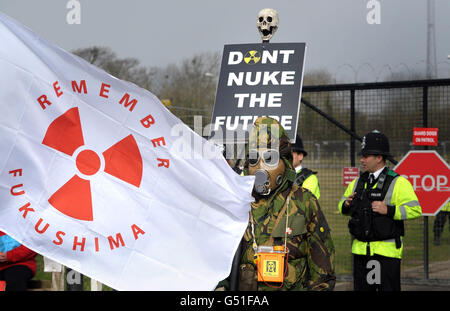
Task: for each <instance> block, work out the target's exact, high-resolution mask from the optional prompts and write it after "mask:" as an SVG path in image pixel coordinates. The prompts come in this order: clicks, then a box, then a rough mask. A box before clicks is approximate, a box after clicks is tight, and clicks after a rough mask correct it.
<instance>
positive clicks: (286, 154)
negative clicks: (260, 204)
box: [244, 117, 295, 198]
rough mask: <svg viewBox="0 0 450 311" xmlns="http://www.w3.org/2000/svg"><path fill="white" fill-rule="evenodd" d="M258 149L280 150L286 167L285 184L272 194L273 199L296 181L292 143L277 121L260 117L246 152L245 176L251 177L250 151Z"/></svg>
mask: <svg viewBox="0 0 450 311" xmlns="http://www.w3.org/2000/svg"><path fill="white" fill-rule="evenodd" d="M258 148H269V149H278V151H279V153H280V157H281V160H282V161H283V162H284V164H285V166H286V172H285V174H284V178H283V182H282V183H281V185H280V186H279V187H278V188H277V189H276V191H274V192H273V193H271V194H270V197H273V195H274V194H276V193H278V192H279V191H280V190H281V189H286V187H287V184H292V182H293V181H294V179H295V170H294V167H293V165H292V153H291V142H290V140H289V137H288V135H287V132H286V131H285V129H284V128H283V127H282V126H281V124H280V123H278V121H277V120H275V119H272V118H269V117H260V118H258V119H256V121H255V123H254V125H253V127H252V129H251V130H250V133H249V140H248V144H247V148H246V151H245V158H246V161H245V164H244V174H245V175H249V170H248V168H249V162H248V159H249V150H251V149H258ZM289 181H290V183H289ZM255 198H256V197H255Z"/></svg>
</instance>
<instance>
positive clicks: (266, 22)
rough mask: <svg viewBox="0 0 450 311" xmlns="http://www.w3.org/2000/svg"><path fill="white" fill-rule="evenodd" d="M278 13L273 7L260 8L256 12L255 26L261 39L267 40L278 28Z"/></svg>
mask: <svg viewBox="0 0 450 311" xmlns="http://www.w3.org/2000/svg"><path fill="white" fill-rule="evenodd" d="M278 24H279V19H278V13H277V11H275V10H274V9H262V10H261V11H259V13H258V20H257V21H256V26H257V27H258V30H259V33H260V35H261V38H262V40H263V41H269V40H270V39H272V37H273V35H274V34H275V32H276V31H277V29H278Z"/></svg>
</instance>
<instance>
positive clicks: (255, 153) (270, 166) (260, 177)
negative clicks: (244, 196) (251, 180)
mask: <svg viewBox="0 0 450 311" xmlns="http://www.w3.org/2000/svg"><path fill="white" fill-rule="evenodd" d="M285 171H286V165H285V164H284V161H283V160H282V159H281V158H280V152H279V151H278V149H268V148H259V149H250V150H249V159H248V172H249V174H250V175H254V176H255V184H254V189H255V191H256V192H257V193H258V194H260V195H269V194H270V193H271V192H272V191H273V190H275V189H276V188H277V187H278V186H279V185H280V184H281V183H282V181H283V177H284V173H285Z"/></svg>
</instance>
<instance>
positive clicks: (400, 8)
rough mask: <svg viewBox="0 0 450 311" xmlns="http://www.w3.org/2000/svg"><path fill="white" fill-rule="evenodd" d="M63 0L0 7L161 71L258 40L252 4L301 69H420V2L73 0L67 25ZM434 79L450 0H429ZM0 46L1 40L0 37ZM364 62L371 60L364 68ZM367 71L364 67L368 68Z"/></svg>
mask: <svg viewBox="0 0 450 311" xmlns="http://www.w3.org/2000/svg"><path fill="white" fill-rule="evenodd" d="M68 2H69V0H0V11H1V12H3V13H5V14H7V15H9V16H10V17H13V18H15V19H16V20H18V21H19V22H21V23H22V24H24V25H25V26H27V27H29V28H31V29H32V30H33V31H34V32H36V33H37V34H39V35H41V36H42V37H44V38H46V39H47V40H49V41H51V42H53V43H54V44H56V45H58V46H60V47H62V48H63V49H66V50H69V51H71V50H73V49H77V48H84V47H89V46H93V45H99V46H107V47H110V48H111V49H112V50H113V51H114V52H116V53H117V54H118V55H119V56H120V57H135V58H137V59H139V60H140V61H141V63H142V64H144V65H148V66H159V67H164V66H166V65H167V64H169V63H174V62H178V61H180V60H181V59H183V58H188V57H191V56H193V55H194V54H196V53H200V52H209V51H211V52H215V51H220V52H221V51H222V49H223V46H224V44H233V43H254V42H261V38H260V36H259V34H258V32H257V29H256V16H257V14H258V12H259V10H260V9H262V8H265V7H271V8H274V9H276V10H277V11H278V13H279V16H280V28H279V29H278V31H277V33H276V34H275V36H274V38H273V39H272V40H271V42H273V43H276V42H306V44H307V49H308V50H307V55H306V71H310V70H315V69H326V70H328V71H330V72H331V73H332V74H333V75H334V76H335V77H337V78H341V79H347V80H349V81H347V82H353V81H352V80H354V79H355V78H356V80H358V82H362V81H369V80H371V81H375V80H377V79H380V77H382V76H383V75H386V74H388V73H389V69H388V67H389V68H391V70H392V71H401V70H403V71H405V70H407V68H409V70H419V71H422V72H425V68H426V67H425V60H426V51H427V48H426V47H427V0H379V2H380V4H381V15H380V17H381V18H380V24H372V25H371V24H369V23H368V22H367V19H366V17H367V14H368V13H369V11H370V9H368V8H367V7H366V5H367V3H368V2H369V0H276V1H275V0H272V1H266V0H258V1H253V0H252V1H250V0H220V1H217V0H189V1H188V0H184V1H183V0H160V1H153V0H145V1H144V0H79V2H80V4H81V23H80V24H72V25H70V24H68V23H67V20H66V16H67V14H68V12H69V11H70V9H67V8H66V5H67V3H68ZM435 7H436V10H435V11H436V12H435V13H436V15H435V31H436V59H437V66H438V77H440V78H449V77H450V60H449V59H448V58H447V55H449V54H450V18H449V16H450V1H449V0H435ZM0 44H1V42H0ZM368 64H370V66H369V65H368ZM372 68H373V69H372Z"/></svg>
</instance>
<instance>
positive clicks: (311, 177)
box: [291, 135, 320, 199]
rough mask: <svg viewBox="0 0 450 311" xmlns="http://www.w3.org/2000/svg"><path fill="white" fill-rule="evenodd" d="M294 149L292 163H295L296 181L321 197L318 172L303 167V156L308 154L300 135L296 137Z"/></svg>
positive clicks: (317, 196)
mask: <svg viewBox="0 0 450 311" xmlns="http://www.w3.org/2000/svg"><path fill="white" fill-rule="evenodd" d="M291 149H292V164H293V165H294V168H295V172H296V173H297V176H296V179H295V183H296V184H297V185H298V186H300V187H303V188H306V189H308V190H309V191H311V192H312V193H313V194H314V195H315V196H316V198H317V199H319V198H320V189H319V179H318V178H317V176H316V174H317V172H314V171H312V170H310V169H308V168H306V167H305V168H303V167H302V161H303V158H304V157H306V156H307V155H308V152H306V150H305V148H304V147H303V141H302V139H301V138H300V136H299V135H297V137H296V138H295V143H294V144H292V146H291Z"/></svg>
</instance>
